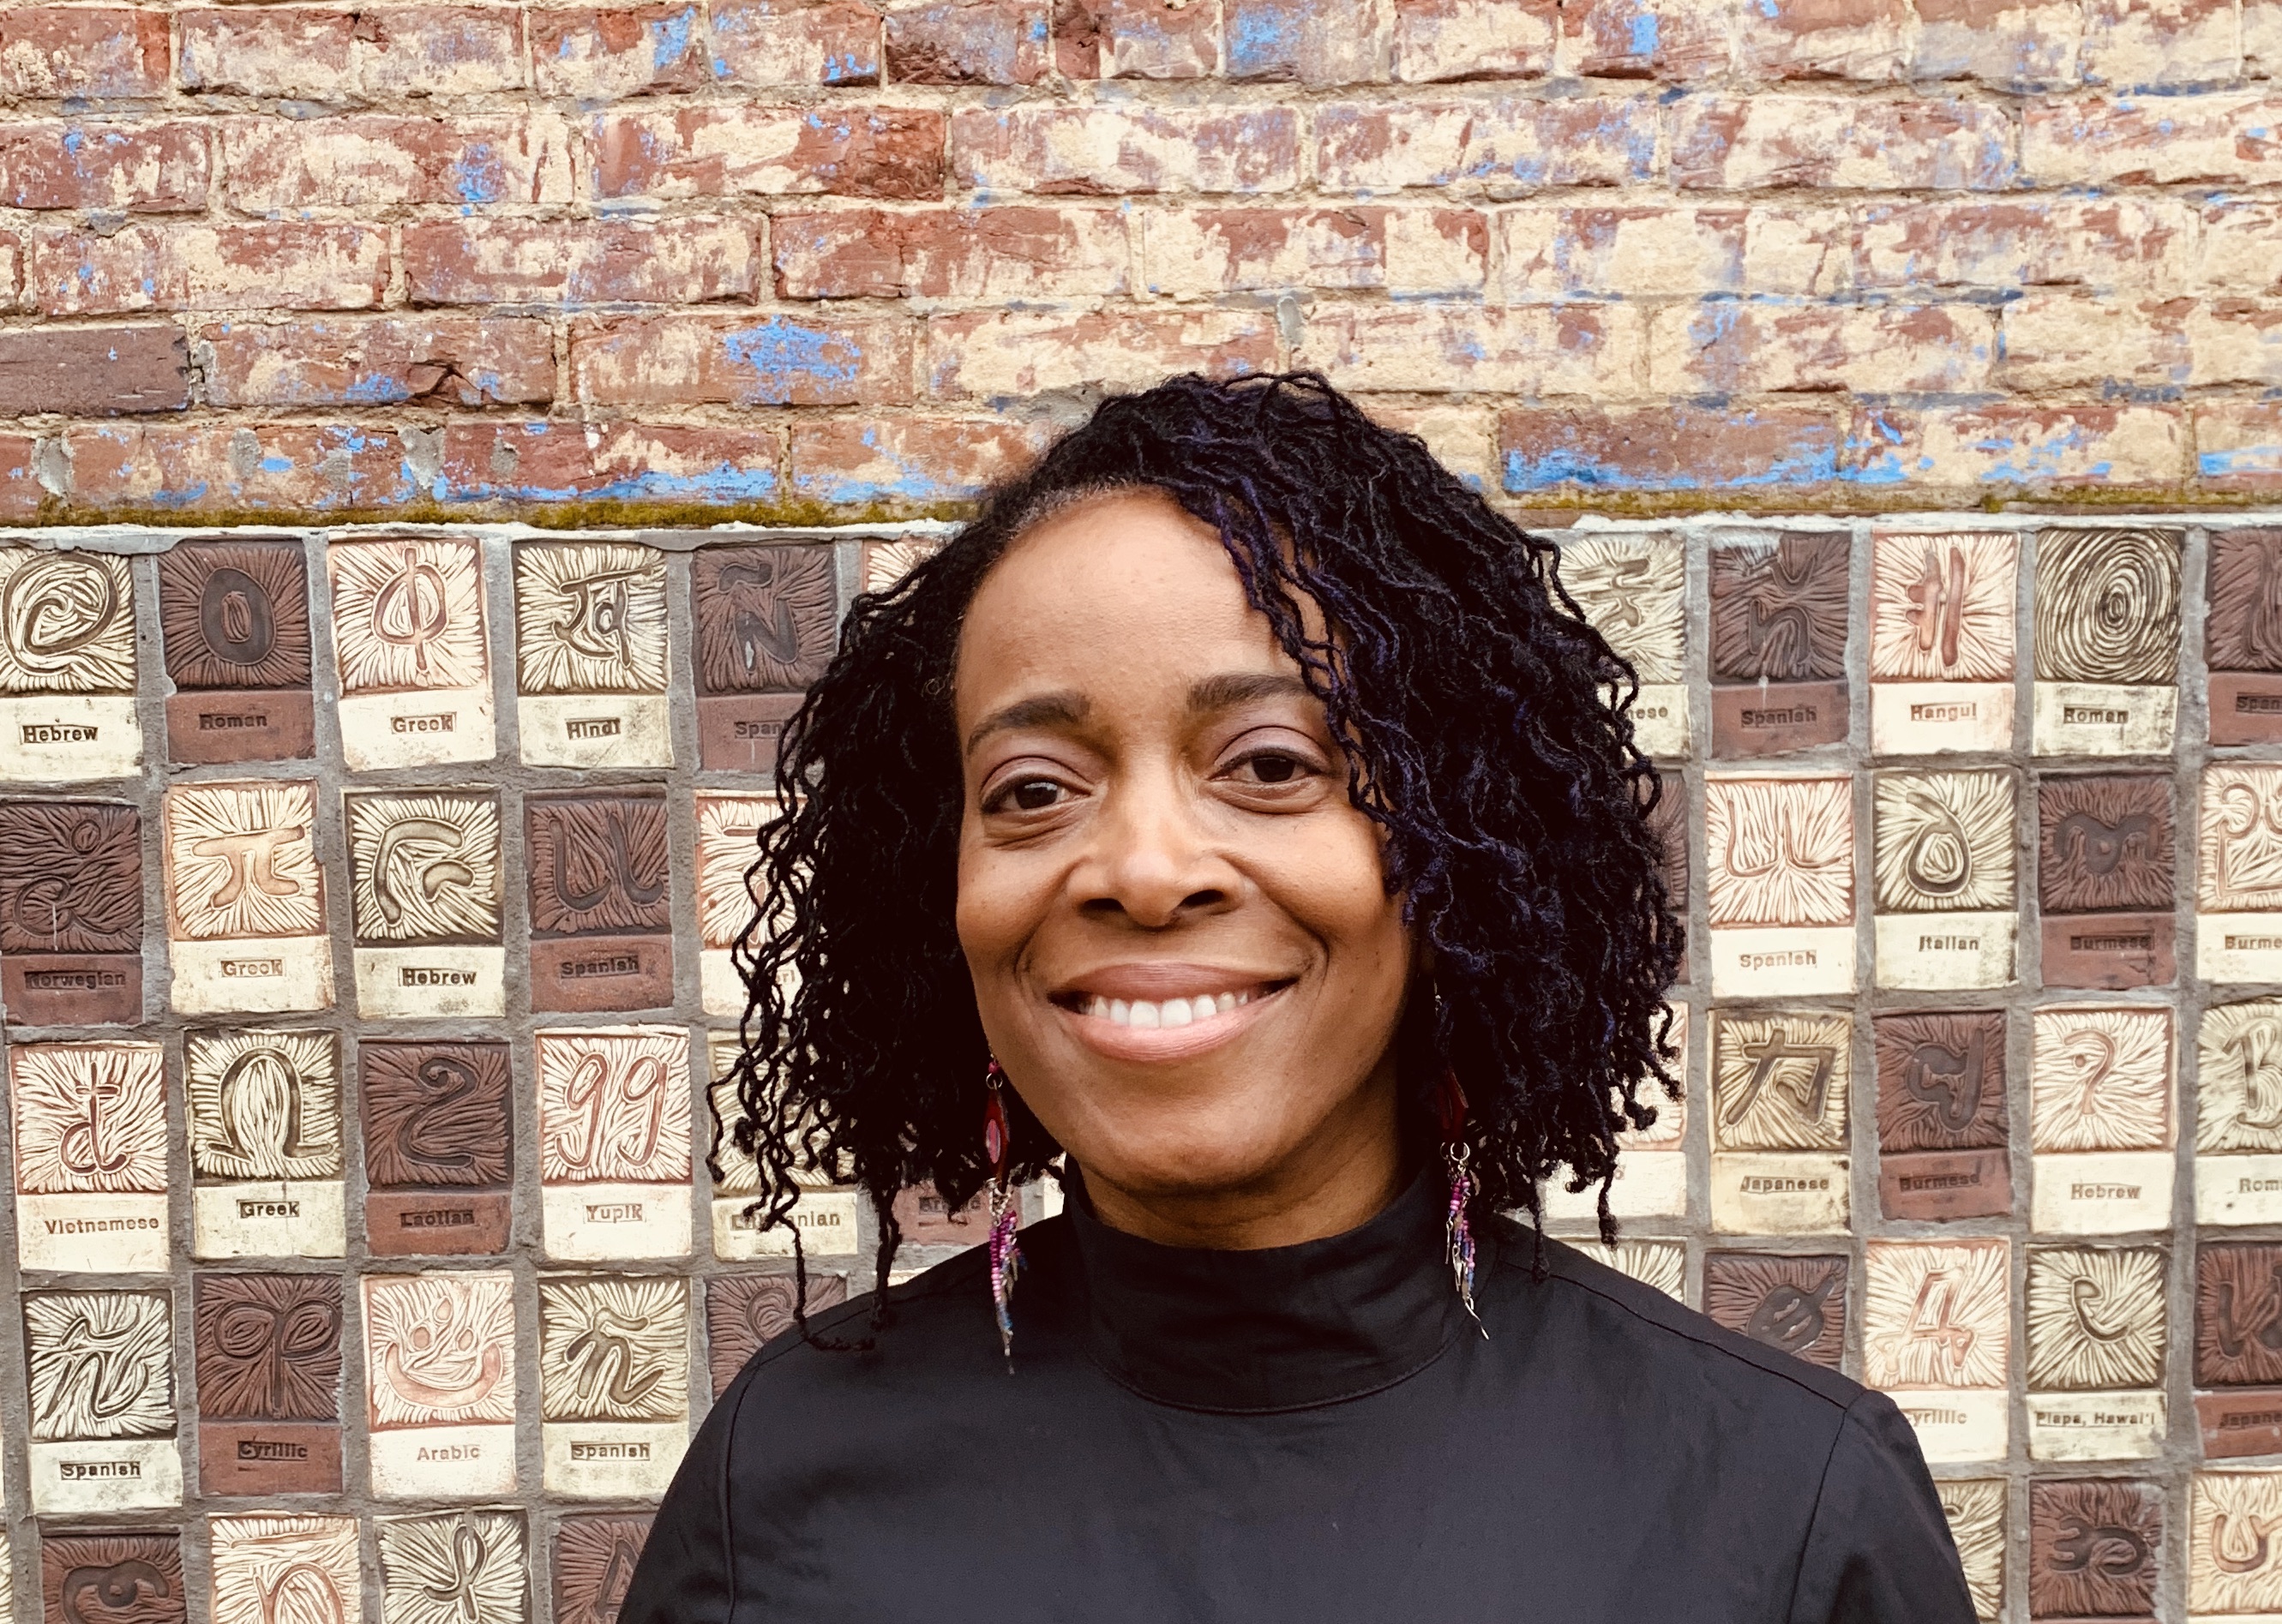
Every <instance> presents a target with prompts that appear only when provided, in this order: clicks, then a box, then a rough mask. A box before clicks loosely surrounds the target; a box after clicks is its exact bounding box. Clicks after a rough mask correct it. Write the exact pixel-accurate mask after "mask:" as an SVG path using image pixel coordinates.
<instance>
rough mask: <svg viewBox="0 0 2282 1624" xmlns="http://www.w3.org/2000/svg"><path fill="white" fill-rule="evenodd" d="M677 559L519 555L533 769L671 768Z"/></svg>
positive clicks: (630, 547)
mask: <svg viewBox="0 0 2282 1624" xmlns="http://www.w3.org/2000/svg"><path fill="white" fill-rule="evenodd" d="M667 643H668V638H667V628H666V607H665V555H664V553H660V552H659V551H657V549H656V548H655V547H645V546H641V545H636V544H634V543H630V542H600V541H525V542H519V543H517V544H516V549H515V663H516V694H517V700H516V708H517V710H518V711H519V713H520V715H521V717H522V732H523V759H524V762H525V763H526V764H527V765H530V766H532V767H589V768H592V767H671V766H672V765H673V732H672V721H671V718H672V707H671V704H670V703H669V701H668V700H667V698H666V692H665V688H666V671H667V666H668V663H669V660H668V648H667Z"/></svg>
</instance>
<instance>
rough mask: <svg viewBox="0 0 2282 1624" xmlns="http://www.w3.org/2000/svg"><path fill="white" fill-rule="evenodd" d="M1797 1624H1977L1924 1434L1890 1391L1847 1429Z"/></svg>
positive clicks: (1807, 1560)
mask: <svg viewBox="0 0 2282 1624" xmlns="http://www.w3.org/2000/svg"><path fill="white" fill-rule="evenodd" d="M1789 1624H1974V1619H1973V1598H1972V1597H1971V1596H1970V1595H1969V1594H1968V1592H1967V1590H1966V1588H1965V1570H1964V1569H1963V1568H1962V1567H1961V1566H1960V1565H1959V1563H1958V1559H1957V1544H1956V1542H1955V1541H1953V1540H1952V1539H1951V1538H1950V1535H1949V1520H1948V1519H1946V1518H1945V1517H1944V1516H1943V1515H1942V1511H1941V1499H1940V1496H1937V1494H1935V1492H1934V1487H1933V1479H1932V1477H1931V1476H1930V1475H1929V1473H1927V1471H1926V1467H1925V1458H1924V1456H1922V1455H1921V1454H1920V1453H1919V1451H1918V1441H1917V1435H1916V1434H1915V1433H1914V1432H1913V1431H1912V1430H1911V1428H1910V1424H1909V1422H1908V1421H1907V1420H1906V1419H1904V1417H1903V1415H1902V1412H1901V1411H1899V1410H1898V1409H1896V1408H1895V1407H1894V1401H1893V1400H1891V1399H1890V1398H1888V1397H1887V1396H1885V1395H1884V1394H1883V1393H1865V1394H1863V1395H1862V1396H1861V1397H1859V1398H1858V1399H1856V1400H1855V1401H1854V1403H1853V1404H1851V1405H1850V1406H1849V1407H1848V1408H1847V1411H1846V1415H1845V1419H1843V1420H1842V1421H1841V1422H1840V1423H1839V1428H1838V1438H1837V1441H1836V1442H1835V1443H1833V1444H1832V1445H1831V1450H1830V1459H1829V1461H1828V1464H1827V1465H1825V1466H1824V1468H1823V1474H1822V1492H1821V1494H1820V1496H1819V1497H1818V1499H1817V1500H1816V1502H1815V1508H1814V1520H1813V1522H1812V1525H1811V1526H1810V1527H1808V1529H1807V1535H1806V1550H1805V1553H1804V1554H1803V1555H1802V1556H1801V1558H1800V1560H1799V1570H1798V1586H1797V1589H1796V1590H1794V1591H1793V1592H1792V1596H1791V1608H1790V1614H1789Z"/></svg>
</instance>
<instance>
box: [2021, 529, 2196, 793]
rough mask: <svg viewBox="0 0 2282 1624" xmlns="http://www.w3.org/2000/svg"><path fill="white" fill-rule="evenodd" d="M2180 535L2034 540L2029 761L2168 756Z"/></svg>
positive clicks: (2070, 534) (2065, 534)
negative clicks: (2033, 753) (2032, 750)
mask: <svg viewBox="0 0 2282 1624" xmlns="http://www.w3.org/2000/svg"><path fill="white" fill-rule="evenodd" d="M2179 542H2180V537H2179V533H2178V532H2177V531H2176V530H2045V531H2043V532H2041V533H2040V534H2039V535H2038V536H2037V592H2036V599H2037V601H2036V638H2037V642H2036V657H2037V681H2036V750H2037V754H2038V755H2169V754H2170V753H2171V737H2172V734H2173V733H2174V731H2176V724H2177V717H2178V706H2179V690H2178V686H2177V684H2178V679H2179V678H2178V665H2179Z"/></svg>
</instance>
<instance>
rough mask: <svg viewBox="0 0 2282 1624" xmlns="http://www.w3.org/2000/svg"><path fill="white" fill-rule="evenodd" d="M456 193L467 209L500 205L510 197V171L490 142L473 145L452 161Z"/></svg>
mask: <svg viewBox="0 0 2282 1624" xmlns="http://www.w3.org/2000/svg"><path fill="white" fill-rule="evenodd" d="M451 176H452V189H453V190H454V191H455V192H457V193H458V194H459V197H460V201H461V202H462V204H466V205H476V204H484V203H497V202H498V201H499V200H500V199H501V197H504V196H505V195H506V193H507V171H506V168H505V166H503V165H501V162H500V159H499V154H498V153H497V152H495V151H493V150H492V144H491V143H490V142H488V141H478V142H475V143H471V144H470V146H469V147H468V150H467V151H464V152H462V153H461V154H460V156H459V157H457V158H455V159H453V160H452V169H451Z"/></svg>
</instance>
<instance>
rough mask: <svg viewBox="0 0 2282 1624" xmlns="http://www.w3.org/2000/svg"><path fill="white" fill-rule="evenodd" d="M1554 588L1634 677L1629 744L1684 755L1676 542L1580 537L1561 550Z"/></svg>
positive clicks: (1681, 584) (1684, 559) (1682, 627)
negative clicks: (1638, 686) (1635, 689)
mask: <svg viewBox="0 0 2282 1624" xmlns="http://www.w3.org/2000/svg"><path fill="white" fill-rule="evenodd" d="M1561 584H1562V585H1564V586H1565V587H1567V588H1568V589H1569V595H1570V596H1571V597H1572V598H1574V599H1576V600H1577V607H1579V608H1580V609H1582V610H1584V611H1585V618H1586V619H1587V620H1588V621H1590V622H1591V623H1593V627H1594V629H1595V630H1597V631H1599V632H1600V634H1601V635H1602V636H1603V637H1604V638H1607V639H1608V640H1609V646H1610V647H1611V648H1613V649H1615V650H1616V651H1617V653H1618V654H1620V655H1622V656H1623V657H1624V658H1625V659H1626V660H1628V661H1631V662H1632V667H1633V671H1634V675H1635V676H1637V677H1639V678H1640V683H1641V689H1640V694H1639V697H1638V698H1636V699H1635V700H1634V701H1633V709H1632V718H1633V739H1634V743H1636V744H1637V745H1639V746H1640V747H1641V749H1642V752H1643V753H1645V754H1649V755H1655V756H1684V755H1686V754H1688V597H1687V593H1688V551H1687V546H1686V544H1685V543H1684V542H1683V541H1682V540H1681V539H1680V537H1677V536H1587V537H1580V538H1577V539H1573V540H1566V541H1564V543H1563V545H1562V548H1561Z"/></svg>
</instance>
